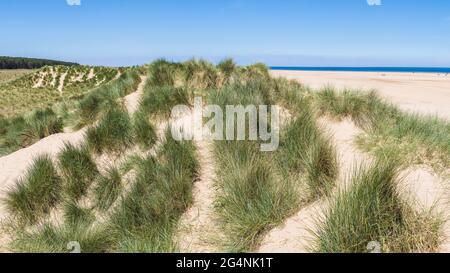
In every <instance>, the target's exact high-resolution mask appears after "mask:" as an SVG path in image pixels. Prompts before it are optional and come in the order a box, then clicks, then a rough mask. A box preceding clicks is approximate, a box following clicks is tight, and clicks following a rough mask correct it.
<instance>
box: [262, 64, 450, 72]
mask: <svg viewBox="0 0 450 273" xmlns="http://www.w3.org/2000/svg"><path fill="white" fill-rule="evenodd" d="M270 69H272V70H291V71H329V72H400V73H402V72H403V73H443V74H449V73H450V67H302V66H298V67H296V66H273V67H270Z"/></svg>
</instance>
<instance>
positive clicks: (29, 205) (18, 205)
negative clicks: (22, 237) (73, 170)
mask: <svg viewBox="0 0 450 273" xmlns="http://www.w3.org/2000/svg"><path fill="white" fill-rule="evenodd" d="M62 190H63V183H62V180H61V178H60V177H59V176H58V174H57V172H56V169H55V167H54V165H53V162H52V160H51V158H50V157H49V156H47V155H43V156H40V157H38V158H36V159H35V160H34V162H33V164H32V165H31V167H30V168H29V169H28V171H27V172H26V174H25V177H24V178H23V179H22V180H19V181H18V182H17V183H16V185H15V186H14V187H13V188H11V190H10V191H9V192H8V195H7V197H6V200H5V203H6V207H7V209H8V211H9V212H10V213H11V214H12V215H14V216H15V217H17V218H18V219H19V221H21V222H23V223H29V224H32V223H35V222H36V221H38V220H39V219H40V218H41V217H43V216H45V215H47V214H48V213H50V211H51V209H53V208H54V207H55V206H56V205H57V204H58V203H59V202H60V201H61V197H62Z"/></svg>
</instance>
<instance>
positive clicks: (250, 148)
mask: <svg viewBox="0 0 450 273" xmlns="http://www.w3.org/2000/svg"><path fill="white" fill-rule="evenodd" d="M265 86H266V85H264V84H257V83H255V82H253V81H250V82H247V83H236V84H232V85H228V86H225V87H223V88H222V89H219V90H216V91H213V92H211V93H210V94H209V100H210V103H212V104H217V105H221V106H225V105H267V104H269V103H268V101H267V99H268V97H269V96H266V95H265V90H266V89H265ZM225 118H226V117H225ZM246 119H247V121H248V117H247V118H246ZM246 131H247V135H248V129H246ZM260 144H261V143H260V142H259V141H218V142H216V143H215V154H216V157H217V161H218V167H217V171H218V173H217V186H218V188H219V189H220V190H219V192H220V194H219V196H218V197H217V200H216V212H217V214H218V215H219V217H220V219H221V223H222V224H223V226H222V228H223V229H224V231H225V235H226V239H225V241H224V242H223V244H224V247H225V248H226V250H227V251H231V252H245V251H251V250H253V249H254V248H255V247H256V246H257V245H258V243H259V242H260V240H261V238H262V235H264V233H265V232H267V231H268V230H270V229H271V228H273V227H275V226H276V225H278V224H280V223H281V222H282V221H283V219H285V218H286V217H287V216H289V215H291V214H292V213H293V212H294V211H295V209H297V208H298V205H299V202H298V199H299V196H298V191H297V188H296V187H295V183H291V182H292V181H291V180H288V179H284V178H283V177H282V176H280V175H279V170H278V169H277V166H276V164H273V162H274V160H275V158H274V157H275V155H273V154H270V153H262V152H261V151H260Z"/></svg>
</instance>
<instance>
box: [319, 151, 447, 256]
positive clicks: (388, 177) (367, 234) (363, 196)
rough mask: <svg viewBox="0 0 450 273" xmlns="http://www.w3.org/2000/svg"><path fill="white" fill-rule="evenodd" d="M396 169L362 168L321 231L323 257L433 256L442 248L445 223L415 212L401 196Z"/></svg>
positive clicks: (381, 165)
mask: <svg viewBox="0 0 450 273" xmlns="http://www.w3.org/2000/svg"><path fill="white" fill-rule="evenodd" d="M397 172H398V169H397V167H396V164H393V163H390V162H389V161H386V160H384V161H383V162H376V163H374V164H372V165H371V166H370V167H368V168H360V169H358V170H356V171H355V173H354V175H353V177H352V186H351V188H350V189H349V190H348V191H346V192H341V193H340V194H339V195H338V197H337V198H336V199H335V200H334V201H332V203H331V205H330V208H329V210H328V211H327V212H326V215H325V217H324V218H323V219H322V220H321V224H320V229H319V231H318V232H317V234H316V236H317V249H316V251H318V252H325V253H342V252H345V253H351V252H356V253H364V252H368V251H370V249H368V247H369V246H370V245H369V243H371V242H377V243H378V244H380V246H381V251H382V252H407V253H409V252H429V251H434V250H435V249H436V247H437V246H438V244H439V236H438V234H439V233H438V231H439V222H438V221H437V220H436V219H434V218H433V217H432V216H430V215H428V216H425V215H421V214H418V213H416V212H414V211H413V210H412V209H411V208H410V207H409V206H408V205H407V204H405V203H404V202H402V201H401V199H400V197H399V194H398V193H397V191H396V185H397V183H398V177H397Z"/></svg>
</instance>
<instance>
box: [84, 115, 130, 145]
mask: <svg viewBox="0 0 450 273" xmlns="http://www.w3.org/2000/svg"><path fill="white" fill-rule="evenodd" d="M86 141H87V146H88V148H89V150H90V151H93V152H95V153H97V154H102V153H104V152H114V153H121V152H123V151H124V149H126V148H127V147H130V146H131V145H132V144H133V126H132V123H131V120H130V117H129V116H128V113H127V112H125V111H124V110H123V109H121V108H120V107H115V108H112V109H110V110H109V111H108V112H107V113H106V114H105V116H103V117H102V119H101V120H100V122H99V124H98V125H97V126H96V127H91V128H89V129H88V131H87V133H86Z"/></svg>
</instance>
